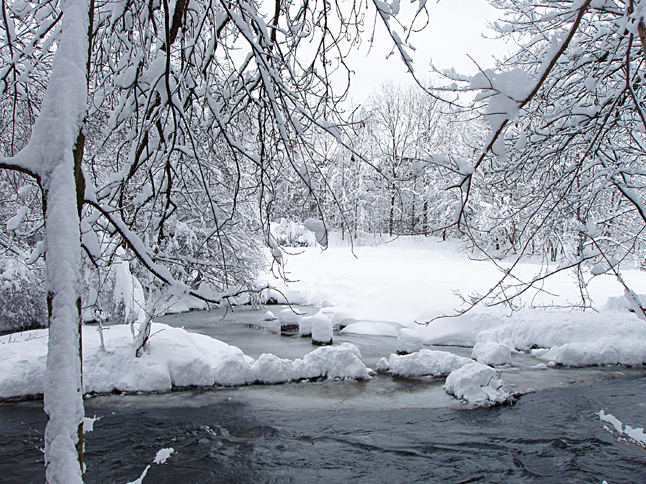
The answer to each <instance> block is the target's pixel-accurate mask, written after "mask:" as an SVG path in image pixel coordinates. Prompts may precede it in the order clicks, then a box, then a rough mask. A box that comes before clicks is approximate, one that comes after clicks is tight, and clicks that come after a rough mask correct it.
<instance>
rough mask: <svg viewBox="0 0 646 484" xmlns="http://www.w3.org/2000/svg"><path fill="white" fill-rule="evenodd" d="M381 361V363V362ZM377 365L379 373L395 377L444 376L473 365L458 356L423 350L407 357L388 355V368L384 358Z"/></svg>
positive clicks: (444, 352) (467, 359)
mask: <svg viewBox="0 0 646 484" xmlns="http://www.w3.org/2000/svg"><path fill="white" fill-rule="evenodd" d="M382 360H383V361H382ZM382 360H379V362H378V363H377V368H378V369H379V370H380V371H389V372H390V373H391V374H393V375H395V376H406V377H414V376H428V375H430V376H446V375H448V374H449V373H451V372H452V371H453V370H456V369H457V368H460V367H461V366H463V365H466V364H468V363H473V360H472V359H471V358H465V357H464V356H458V355H455V354H453V353H449V352H448V351H435V350H428V349H423V350H420V351H416V352H415V353H411V354H409V355H395V354H392V355H390V358H389V359H388V362H387V364H388V366H387V367H386V366H385V365H386V363H385V358H382Z"/></svg>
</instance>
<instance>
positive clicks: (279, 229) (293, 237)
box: [270, 218, 316, 247]
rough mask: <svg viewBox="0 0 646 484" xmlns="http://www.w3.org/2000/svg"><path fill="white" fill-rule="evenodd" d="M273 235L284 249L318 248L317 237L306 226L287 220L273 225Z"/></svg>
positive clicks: (284, 219) (280, 220)
mask: <svg viewBox="0 0 646 484" xmlns="http://www.w3.org/2000/svg"><path fill="white" fill-rule="evenodd" d="M270 230H271V235H272V236H273V237H274V239H276V242H277V243H278V245H282V246H284V247H316V237H315V235H314V233H313V232H312V231H311V230H308V229H307V228H306V227H305V225H304V224H302V223H300V222H295V221H293V220H289V219H286V218H281V219H279V220H277V221H275V222H272V223H271V228H270Z"/></svg>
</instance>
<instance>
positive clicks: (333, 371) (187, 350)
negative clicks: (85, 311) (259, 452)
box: [0, 323, 369, 399]
mask: <svg viewBox="0 0 646 484" xmlns="http://www.w3.org/2000/svg"><path fill="white" fill-rule="evenodd" d="M151 334H152V335H153V336H152V337H151V340H150V341H151V343H150V351H149V352H148V353H144V354H143V355H142V357H141V358H136V357H135V351H134V346H133V343H132V336H131V333H130V328H129V326H128V325H115V326H109V327H107V328H106V329H105V330H104V339H105V350H103V349H101V348H100V344H99V341H100V340H99V336H98V333H97V331H96V328H94V327H89V326H85V327H84V328H83V384H84V391H85V393H110V392H138V391H142V392H166V391H170V390H172V389H174V388H181V387H190V386H200V387H210V386H235V385H247V384H251V383H281V382H288V381H298V380H303V379H316V378H329V379H335V378H338V379H345V378H352V379H366V378H368V376H369V370H368V368H367V367H366V366H365V365H364V364H363V363H362V361H361V355H360V353H359V351H358V350H357V348H356V347H354V346H353V345H351V344H345V345H339V346H334V347H332V346H329V347H323V348H318V349H315V350H313V351H312V352H310V353H308V354H307V355H305V356H304V357H303V358H302V359H301V358H299V359H294V360H288V359H281V358H278V357H276V356H274V355H269V354H265V355H261V356H260V357H259V358H258V359H256V360H254V359H253V358H250V357H248V356H246V355H245V354H244V353H243V352H242V351H241V350H240V349H239V348H237V347H235V346H231V345H228V344H226V343H224V342H222V341H219V340H217V339H214V338H211V337H209V336H205V335H201V334H197V333H191V332H188V331H186V330H184V329H181V328H173V327H171V326H168V325H166V324H160V323H153V326H152V330H151ZM0 352H1V354H2V358H1V359H0V399H7V398H13V397H23V396H29V395H39V394H41V393H43V387H44V383H43V378H44V375H45V363H46V359H47V330H33V331H25V332H23V333H16V334H12V335H7V336H3V337H0Z"/></svg>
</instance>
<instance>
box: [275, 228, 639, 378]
mask: <svg viewBox="0 0 646 484" xmlns="http://www.w3.org/2000/svg"><path fill="white" fill-rule="evenodd" d="M299 252H301V253H300V255H295V256H290V257H289V258H288V259H287V264H286V273H287V276H288V278H289V279H290V280H291V281H292V282H288V283H284V282H282V281H278V280H272V279H271V278H269V279H268V281H269V282H271V283H273V284H276V285H277V286H278V287H280V289H281V290H282V291H283V292H284V293H285V294H286V295H287V297H288V298H289V299H290V301H291V302H292V303H300V304H311V305H315V306H321V307H324V308H325V311H326V312H327V313H328V314H330V313H333V314H334V315H335V316H334V320H335V321H337V322H339V321H341V322H343V321H345V322H346V323H348V322H350V324H348V326H347V327H346V328H345V329H344V330H343V331H345V332H350V333H355V334H373V335H374V334H379V335H388V336H394V337H396V336H397V335H398V333H399V330H400V329H401V328H402V327H408V328H412V329H414V330H415V331H417V332H418V334H419V336H420V337H421V338H422V340H423V342H424V343H425V344H427V345H430V344H440V345H459V346H474V345H476V343H482V344H481V345H480V346H479V348H480V352H482V351H484V350H483V348H485V349H486V348H488V349H489V351H493V349H492V348H494V346H492V345H491V344H490V345H488V346H487V345H484V343H486V342H490V343H492V344H493V343H496V344H498V345H505V346H508V347H509V348H510V349H511V350H512V351H515V350H522V351H527V350H530V349H533V348H539V349H542V350H538V351H537V352H536V353H535V355H536V356H538V357H539V358H543V359H545V360H546V361H548V362H549V361H554V362H556V363H559V364H563V365H569V366H586V365H596V364H624V365H639V364H641V363H643V362H646V323H645V322H644V321H641V320H639V319H638V318H637V317H636V316H635V314H634V313H630V312H629V311H628V310H627V309H626V307H627V304H626V303H625V302H624V301H623V296H622V295H623V288H622V287H621V285H620V284H619V283H618V282H617V281H616V280H615V279H614V277H612V276H609V275H603V276H599V277H596V278H594V279H593V280H592V281H591V282H590V283H589V285H588V292H589V294H590V296H591V298H592V300H593V303H594V307H595V309H596V310H597V311H598V312H595V311H586V312H580V311H576V310H573V309H571V307H572V305H576V304H577V303H579V302H580V292H579V288H578V286H577V284H576V279H575V274H573V273H572V272H571V271H563V272H561V273H559V274H557V275H555V276H553V277H550V278H549V279H548V280H547V281H546V282H545V283H544V284H543V285H542V286H541V290H540V291H537V290H531V291H528V292H527V293H526V294H524V296H523V298H522V299H521V300H520V301H519V303H520V305H521V306H522V309H521V310H519V311H515V312H512V311H510V310H509V309H508V308H505V307H501V306H498V307H495V308H492V307H484V306H479V307H476V308H475V309H473V310H471V311H469V312H468V313H466V314H464V315H462V316H459V317H450V318H440V319H435V320H433V319H434V318H437V317H438V316H445V315H452V314H455V310H456V309H459V308H461V307H463V306H462V302H461V299H460V297H459V296H458V295H457V294H456V291H460V292H461V293H462V294H463V295H465V296H468V295H470V294H472V293H474V292H483V291H486V290H487V289H489V288H490V287H491V286H492V285H493V284H494V283H495V282H496V281H498V279H499V278H500V277H501V275H502V274H501V272H500V271H499V270H498V269H496V267H495V266H494V264H493V263H492V262H490V261H479V260H473V259H472V258H470V256H469V254H467V253H465V252H464V251H462V250H460V248H459V245H458V243H456V242H453V241H447V242H443V241H441V240H439V239H437V238H434V237H426V238H425V237H409V238H399V239H395V240H393V241H392V242H389V243H385V244H382V245H379V246H373V247H355V249H354V252H352V251H351V250H350V249H349V248H348V247H331V248H329V249H327V250H325V251H321V250H320V249H317V248H306V249H300V250H299ZM501 264H502V265H505V264H507V265H509V263H505V262H504V261H503V262H501ZM540 269H541V265H540V262H538V261H537V262H535V263H532V262H528V263H523V264H520V265H518V267H517V268H516V270H515V272H514V273H515V274H516V275H517V276H518V277H520V278H521V279H523V280H532V278H533V277H534V276H535V275H536V274H537V273H538V272H539V271H540ZM622 275H623V277H624V279H625V280H626V281H627V282H628V283H629V284H630V285H631V288H632V289H633V290H634V291H635V292H637V293H646V273H644V272H641V271H637V270H625V271H624V272H623V274H622ZM547 306H549V307H551V308H552V309H548V308H546V307H547ZM556 307H561V308H562V309H554V308H556ZM429 321H431V322H429ZM427 322H428V324H425V323H427ZM495 348H497V349H498V352H499V354H498V355H497V356H496V358H493V356H495V355H490V356H489V357H487V356H486V355H484V354H481V356H480V358H481V359H483V361H484V360H487V361H488V360H489V359H491V358H493V359H491V361H494V362H496V363H497V362H498V360H500V358H501V357H502V355H501V354H500V352H501V351H503V349H502V347H501V346H495ZM545 350H547V351H545ZM474 357H477V356H476V355H475V354H474ZM503 360H506V358H503ZM503 360H500V363H503ZM487 361H485V362H487Z"/></svg>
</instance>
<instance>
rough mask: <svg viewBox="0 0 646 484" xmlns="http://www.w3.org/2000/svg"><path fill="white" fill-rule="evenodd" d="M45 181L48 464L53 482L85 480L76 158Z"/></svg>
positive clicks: (70, 156)
mask: <svg viewBox="0 0 646 484" xmlns="http://www.w3.org/2000/svg"><path fill="white" fill-rule="evenodd" d="M64 158H65V159H63V160H61V162H60V163H58V165H56V166H55V167H54V168H53V170H52V172H51V173H50V174H49V175H48V177H47V179H46V180H44V183H43V189H44V199H45V233H46V244H47V253H46V260H47V287H48V293H47V307H48V313H49V343H48V349H47V370H46V374H45V398H44V400H45V402H44V403H45V413H46V414H47V418H48V420H47V426H46V427H45V465H46V467H47V470H46V476H47V481H48V482H50V483H58V482H61V483H74V482H82V470H81V469H82V466H83V462H82V460H83V453H82V452H83V389H82V388H83V387H82V377H81V335H80V325H81V315H80V309H81V299H80V291H79V286H80V265H81V232H80V223H79V212H78V204H77V190H76V180H75V173H74V156H73V154H72V152H71V151H66V153H65V157H64Z"/></svg>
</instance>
